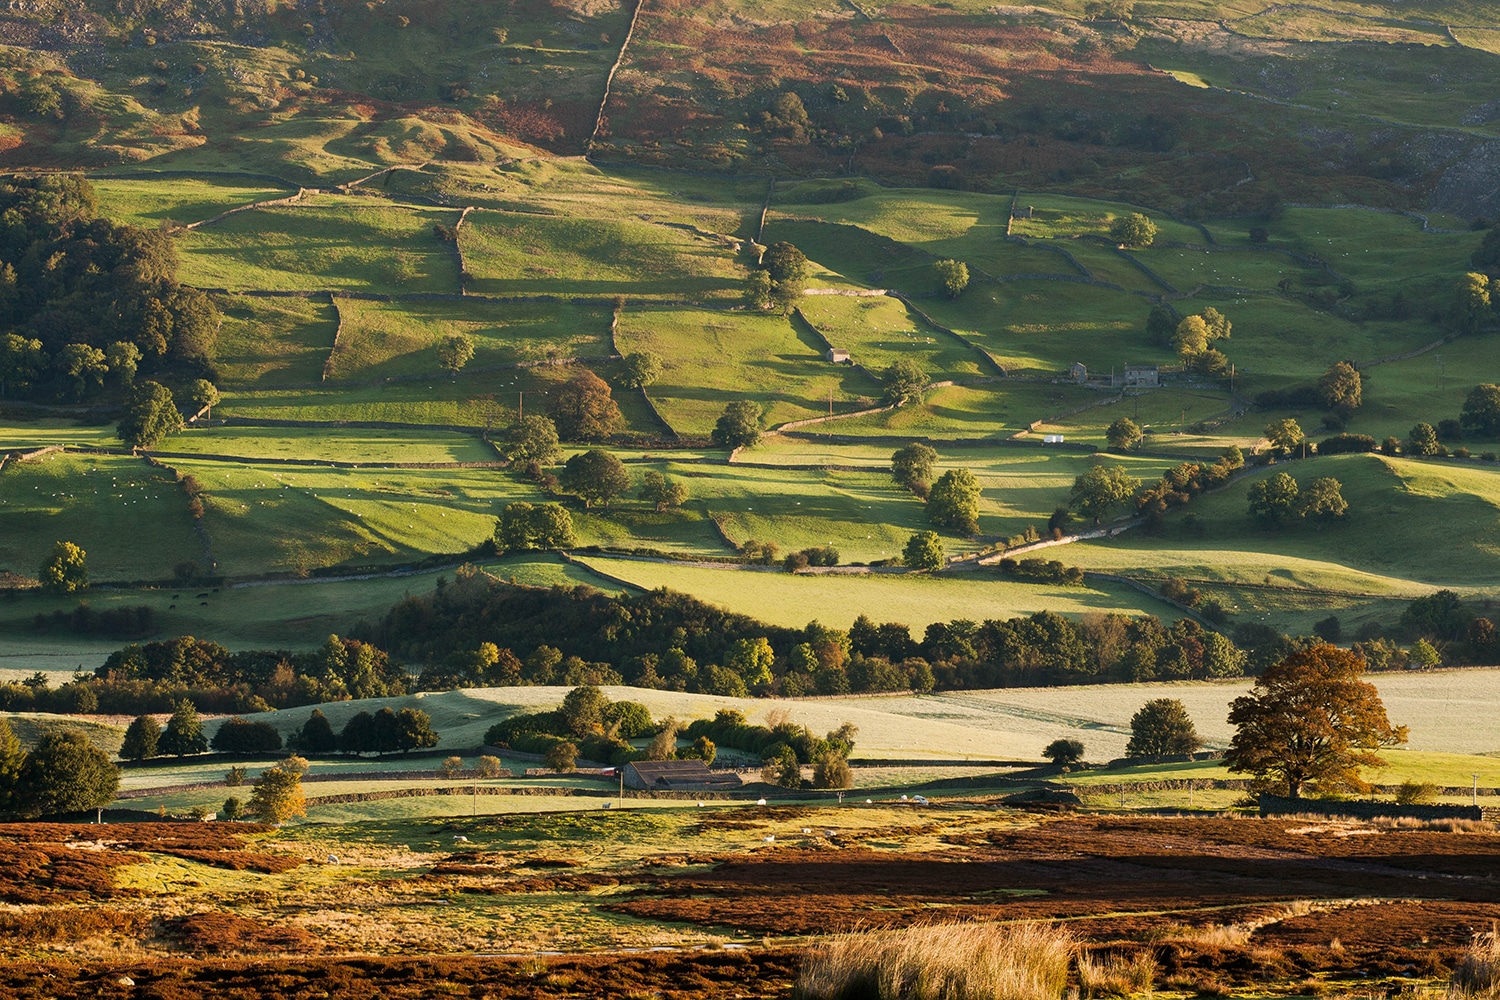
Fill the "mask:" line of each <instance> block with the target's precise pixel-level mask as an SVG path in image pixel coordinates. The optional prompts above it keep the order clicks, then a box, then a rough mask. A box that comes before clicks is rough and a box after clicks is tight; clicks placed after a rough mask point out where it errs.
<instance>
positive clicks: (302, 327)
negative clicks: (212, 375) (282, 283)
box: [214, 295, 339, 389]
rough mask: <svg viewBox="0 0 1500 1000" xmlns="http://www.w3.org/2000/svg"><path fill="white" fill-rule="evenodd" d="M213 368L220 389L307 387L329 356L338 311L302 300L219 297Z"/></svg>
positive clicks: (313, 381)
mask: <svg viewBox="0 0 1500 1000" xmlns="http://www.w3.org/2000/svg"><path fill="white" fill-rule="evenodd" d="M218 301H219V310H220V312H221V313H222V315H223V317H224V320H223V323H222V325H221V326H220V327H219V340H218V343H217V345H216V347H215V352H214V363H215V365H217V366H218V369H219V372H220V377H221V378H222V379H223V382H222V385H223V386H224V388H226V389H250V388H252V387H255V386H276V385H280V386H285V385H295V384H299V383H300V384H313V383H317V382H318V381H320V380H321V379H322V377H323V365H324V363H325V362H326V361H327V360H328V353H329V352H330V351H332V350H333V339H334V332H335V331H336V330H337V329H338V325H339V317H338V311H337V310H336V309H335V308H334V306H333V305H332V304H331V303H329V302H327V301H318V300H317V299H304V298H278V299H263V298H250V297H248V296H243V295H226V296H220V297H219V300H218Z"/></svg>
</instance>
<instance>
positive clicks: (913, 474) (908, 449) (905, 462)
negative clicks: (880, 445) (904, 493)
mask: <svg viewBox="0 0 1500 1000" xmlns="http://www.w3.org/2000/svg"><path fill="white" fill-rule="evenodd" d="M937 458H938V453H937V452H936V451H934V450H933V449H931V448H929V447H928V446H927V445H925V444H922V443H921V442H914V443H912V444H909V445H906V446H905V447H902V448H898V449H897V450H896V451H895V452H894V453H893V454H892V455H891V478H892V479H894V480H896V482H897V483H899V484H900V485H902V486H904V487H906V488H907V489H909V490H911V491H912V492H913V493H916V494H917V495H918V496H926V495H927V492H928V484H929V483H931V482H932V468H933V465H934V464H936V462H937Z"/></svg>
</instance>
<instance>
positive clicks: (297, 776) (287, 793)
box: [246, 762, 307, 826]
mask: <svg viewBox="0 0 1500 1000" xmlns="http://www.w3.org/2000/svg"><path fill="white" fill-rule="evenodd" d="M302 773H303V771H302V769H300V768H297V767H295V766H291V767H288V766H286V764H285V762H283V763H281V764H277V765H276V766H275V767H269V768H266V770H264V771H262V772H261V773H260V777H259V778H257V779H256V781H255V787H254V788H253V789H252V790H251V792H250V803H249V805H248V807H247V808H246V811H247V812H249V813H250V815H252V816H255V817H256V818H258V819H259V820H260V821H261V822H263V823H270V824H271V825H272V826H280V825H281V824H283V823H285V822H286V821H287V820H289V819H294V818H296V817H298V816H306V815H307V798H306V796H305V795H304V794H303V792H302Z"/></svg>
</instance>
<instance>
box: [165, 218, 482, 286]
mask: <svg viewBox="0 0 1500 1000" xmlns="http://www.w3.org/2000/svg"><path fill="white" fill-rule="evenodd" d="M456 220H457V213H456V212H453V211H449V210H442V209H433V208H418V207H412V206H403V205H394V204H392V203H390V202H387V201H382V200H379V199H374V198H348V197H345V198H335V197H328V196H313V197H309V198H306V199H304V200H303V201H302V202H301V203H299V204H297V205H295V206H291V207H278V208H267V209H257V210H256V211H253V212H242V213H240V214H239V215H233V216H230V217H229V218H227V219H225V220H224V221H223V222H219V223H215V224H214V225H212V226H207V227H204V228H202V229H195V230H193V231H191V232H189V233H184V234H183V235H182V236H181V237H179V244H178V246H179V249H180V251H181V253H182V265H181V267H180V268H179V270H178V274H179V275H180V276H181V278H182V280H183V281H185V282H188V283H191V284H195V285H200V286H203V287H207V288H227V289H230V290H231V291H244V290H272V291H305V290H316V289H341V290H347V291H375V292H406V293H410V292H449V293H456V292H457V291H458V264H457V261H456V260H455V258H454V256H453V252H452V249H451V247H450V246H449V245H448V244H445V243H443V242H442V241H440V240H439V239H438V238H437V237H436V236H435V235H434V234H433V226H434V225H438V224H443V225H449V226H451V225H452V224H453V223H454V222H455V221H456Z"/></svg>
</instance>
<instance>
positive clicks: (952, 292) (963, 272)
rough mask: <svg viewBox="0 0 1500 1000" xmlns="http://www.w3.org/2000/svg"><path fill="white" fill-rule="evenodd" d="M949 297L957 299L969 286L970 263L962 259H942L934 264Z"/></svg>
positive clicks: (939, 279) (934, 268)
mask: <svg viewBox="0 0 1500 1000" xmlns="http://www.w3.org/2000/svg"><path fill="white" fill-rule="evenodd" d="M932 270H933V271H934V272H935V273H936V274H937V278H938V282H939V283H941V284H942V286H943V291H945V292H947V293H948V298H950V299H956V298H958V297H959V296H960V295H962V294H963V293H964V289H965V288H968V287H969V265H967V264H965V263H964V262H963V261H961V260H940V261H938V262H936V263H935V264H933V265H932Z"/></svg>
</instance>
